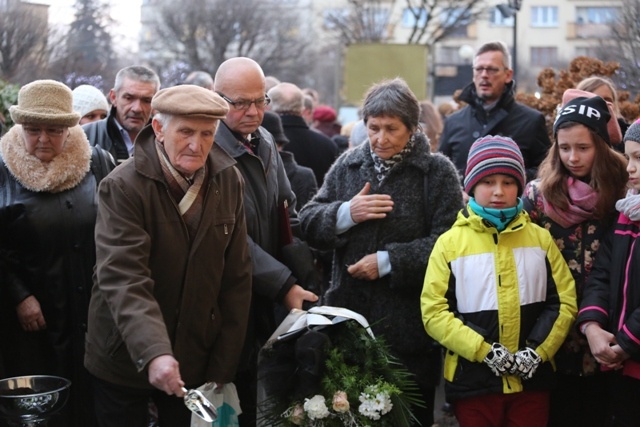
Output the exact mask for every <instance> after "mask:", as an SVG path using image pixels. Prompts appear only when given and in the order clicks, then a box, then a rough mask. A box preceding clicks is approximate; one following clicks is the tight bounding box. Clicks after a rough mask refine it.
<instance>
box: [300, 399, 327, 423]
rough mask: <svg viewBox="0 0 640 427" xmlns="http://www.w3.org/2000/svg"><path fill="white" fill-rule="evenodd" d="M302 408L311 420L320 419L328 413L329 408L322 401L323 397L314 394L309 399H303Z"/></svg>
mask: <svg viewBox="0 0 640 427" xmlns="http://www.w3.org/2000/svg"><path fill="white" fill-rule="evenodd" d="M304 410H305V411H306V412H307V415H308V416H309V418H310V419H312V420H320V419H322V418H325V417H327V416H328V415H329V409H328V408H327V405H326V404H325V402H324V397H323V396H321V395H319V394H316V395H315V396H313V397H312V398H311V399H305V400H304Z"/></svg>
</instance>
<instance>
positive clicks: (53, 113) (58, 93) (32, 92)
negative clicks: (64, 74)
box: [9, 80, 80, 127]
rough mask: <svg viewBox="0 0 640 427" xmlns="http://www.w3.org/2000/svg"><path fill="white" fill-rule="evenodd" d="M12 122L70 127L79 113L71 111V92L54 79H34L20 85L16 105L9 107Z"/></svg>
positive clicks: (78, 116) (76, 121)
mask: <svg viewBox="0 0 640 427" xmlns="http://www.w3.org/2000/svg"><path fill="white" fill-rule="evenodd" d="M9 114H11V118H12V119H13V121H14V123H17V124H20V125H21V124H24V123H34V124H44V125H59V126H67V127H72V126H75V125H77V124H78V121H79V120H80V115H79V114H78V113H76V112H74V111H73V94H72V93H71V89H69V88H68V87H67V86H65V85H64V84H62V83H60V82H57V81H55V80H36V81H34V82H31V83H29V84H27V85H24V86H22V88H21V89H20V92H18V105H13V106H11V107H10V108H9Z"/></svg>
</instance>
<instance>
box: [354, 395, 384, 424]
mask: <svg viewBox="0 0 640 427" xmlns="http://www.w3.org/2000/svg"><path fill="white" fill-rule="evenodd" d="M360 401H361V402H362V403H361V404H360V406H359V407H358V412H360V413H361V414H362V415H364V416H365V417H367V418H370V419H372V420H379V419H380V414H379V413H378V411H377V410H376V409H375V408H374V407H373V401H372V400H367V399H365V400H362V396H361V397H360Z"/></svg>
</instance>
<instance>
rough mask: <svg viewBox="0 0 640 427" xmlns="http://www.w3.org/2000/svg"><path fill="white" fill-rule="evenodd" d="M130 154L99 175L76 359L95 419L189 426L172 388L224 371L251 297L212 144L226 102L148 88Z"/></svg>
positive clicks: (232, 183)
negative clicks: (89, 285)
mask: <svg viewBox="0 0 640 427" xmlns="http://www.w3.org/2000/svg"><path fill="white" fill-rule="evenodd" d="M151 105H152V107H153V108H154V109H155V110H156V111H157V114H156V115H155V117H154V118H153V121H152V123H151V125H150V126H147V127H146V128H145V129H143V130H142V131H141V133H140V136H139V137H138V138H137V140H136V144H135V155H134V156H133V157H132V158H130V159H128V160H127V161H126V162H125V163H123V164H122V166H120V167H119V168H117V169H116V170H114V171H113V172H112V173H111V174H110V175H109V176H108V177H107V178H105V179H104V180H103V181H102V185H101V186H100V189H99V208H98V218H97V225H96V256H97V262H96V270H95V275H94V282H95V284H94V287H93V294H92V298H91V304H90V309H89V312H90V314H89V327H88V333H87V345H86V356H85V366H86V367H87V369H88V370H89V372H90V373H91V374H92V375H93V376H94V378H95V381H94V385H95V400H96V413H97V416H98V419H99V420H100V425H101V426H102V427H110V426H114V427H115V426H123V425H126V426H131V427H137V426H139V427H143V426H145V427H146V426H147V425H148V422H149V420H148V417H149V415H148V412H149V411H148V402H149V399H152V400H153V401H154V403H155V405H156V407H157V409H158V417H159V422H160V425H162V426H189V420H190V412H189V411H188V410H187V409H186V407H185V406H184V404H183V401H182V398H181V397H182V396H183V391H182V388H183V387H186V388H195V387H197V386H200V385H202V384H203V383H205V382H215V383H217V384H223V383H227V382H231V381H232V380H233V378H234V375H235V371H236V367H237V363H238V360H239V358H240V352H241V350H242V345H243V342H244V336H245V331H246V328H247V321H248V314H249V304H250V302H251V261H250V258H249V250H248V246H247V234H246V224H245V213H244V205H243V185H244V184H243V180H242V177H241V175H240V173H239V172H238V170H237V169H236V168H235V167H234V164H235V161H234V160H233V159H232V158H231V157H230V156H229V155H227V154H226V153H225V152H224V151H223V150H222V149H220V148H219V147H218V146H217V145H214V135H215V133H216V128H217V127H218V124H219V120H220V119H222V118H224V117H225V115H226V113H227V112H228V107H227V104H226V103H225V101H224V100H223V99H222V98H221V97H220V96H218V95H217V94H215V93H214V92H212V91H210V90H206V89H204V88H201V87H197V86H192V85H182V86H176V87H172V88H168V89H163V90H161V91H159V92H158V93H157V94H156V95H155V96H154V97H153V100H152V102H151Z"/></svg>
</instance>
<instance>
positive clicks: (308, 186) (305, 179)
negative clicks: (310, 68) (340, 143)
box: [262, 111, 318, 211]
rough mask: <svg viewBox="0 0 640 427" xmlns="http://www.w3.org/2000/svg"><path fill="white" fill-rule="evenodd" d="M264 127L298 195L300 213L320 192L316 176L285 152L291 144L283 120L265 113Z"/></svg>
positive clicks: (297, 205) (268, 112)
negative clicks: (271, 138) (270, 136)
mask: <svg viewBox="0 0 640 427" xmlns="http://www.w3.org/2000/svg"><path fill="white" fill-rule="evenodd" d="M262 127H263V128H265V129H266V130H268V131H269V133H270V134H271V135H272V136H273V139H274V141H275V143H276V146H277V147H278V152H279V153H280V158H281V159H282V164H283V166H284V170H285V172H286V173H287V178H289V182H290V183H291V189H292V190H293V193H294V194H295V195H296V210H297V211H299V210H300V209H302V207H303V206H304V205H305V204H306V203H307V202H308V201H309V200H311V198H312V197H313V196H314V195H315V194H316V193H317V192H318V183H317V182H316V176H315V175H314V173H313V170H312V169H311V168H307V167H305V166H300V165H299V164H298V163H297V162H296V159H295V157H294V155H293V153H290V152H288V151H284V148H285V147H286V146H287V144H289V139H288V138H287V135H285V133H284V129H282V120H280V116H279V115H277V114H276V113H274V112H273V111H265V112H264V117H263V118H262Z"/></svg>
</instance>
